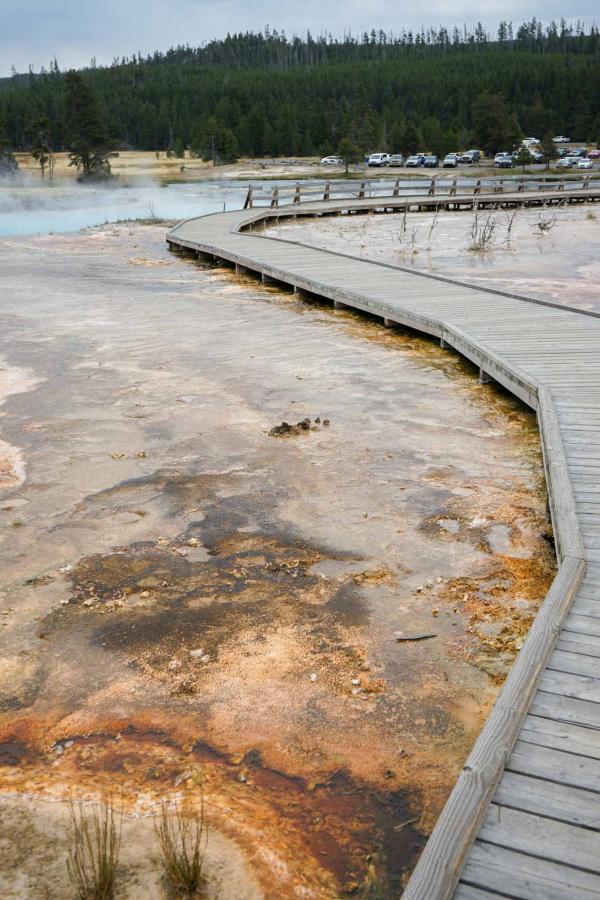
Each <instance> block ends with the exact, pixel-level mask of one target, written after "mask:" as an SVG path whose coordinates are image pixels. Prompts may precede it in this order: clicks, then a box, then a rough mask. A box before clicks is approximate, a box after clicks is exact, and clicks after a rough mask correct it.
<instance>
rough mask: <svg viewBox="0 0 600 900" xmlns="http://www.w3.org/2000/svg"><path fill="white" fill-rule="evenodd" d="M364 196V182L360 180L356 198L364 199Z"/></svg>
mask: <svg viewBox="0 0 600 900" xmlns="http://www.w3.org/2000/svg"><path fill="white" fill-rule="evenodd" d="M364 197H365V182H364V181H361V183H360V191H359V192H358V199H359V200H364Z"/></svg>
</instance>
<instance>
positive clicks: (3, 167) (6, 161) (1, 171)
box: [0, 115, 19, 178]
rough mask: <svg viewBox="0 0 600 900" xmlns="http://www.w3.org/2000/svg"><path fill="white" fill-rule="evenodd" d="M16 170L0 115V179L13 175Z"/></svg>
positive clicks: (16, 165) (16, 166) (15, 162)
mask: <svg viewBox="0 0 600 900" xmlns="http://www.w3.org/2000/svg"><path fill="white" fill-rule="evenodd" d="M18 168H19V166H18V163H17V161H16V159H15V158H14V156H13V153H12V150H11V148H10V143H9V141H8V137H7V134H6V130H5V128H4V121H3V119H2V116H1V115H0V178H1V177H2V176H3V175H14V174H15V172H16V171H17V169H18Z"/></svg>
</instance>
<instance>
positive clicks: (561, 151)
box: [557, 147, 569, 159]
mask: <svg viewBox="0 0 600 900" xmlns="http://www.w3.org/2000/svg"><path fill="white" fill-rule="evenodd" d="M557 152H558V155H559V157H560V158H561V159H562V157H563V156H566V155H567V153H568V152H569V150H568V148H567V147H561V148H560V149H559V150H558V151H557Z"/></svg>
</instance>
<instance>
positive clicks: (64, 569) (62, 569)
mask: <svg viewBox="0 0 600 900" xmlns="http://www.w3.org/2000/svg"><path fill="white" fill-rule="evenodd" d="M58 571H59V572H60V574H61V575H66V574H67V572H72V571H73V566H60V567H59V569H58Z"/></svg>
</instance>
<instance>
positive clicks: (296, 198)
mask: <svg viewBox="0 0 600 900" xmlns="http://www.w3.org/2000/svg"><path fill="white" fill-rule="evenodd" d="M294 203H300V184H299V183H298V184H297V185H296V190H295V191H294Z"/></svg>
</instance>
